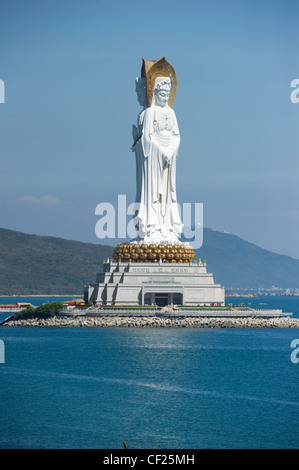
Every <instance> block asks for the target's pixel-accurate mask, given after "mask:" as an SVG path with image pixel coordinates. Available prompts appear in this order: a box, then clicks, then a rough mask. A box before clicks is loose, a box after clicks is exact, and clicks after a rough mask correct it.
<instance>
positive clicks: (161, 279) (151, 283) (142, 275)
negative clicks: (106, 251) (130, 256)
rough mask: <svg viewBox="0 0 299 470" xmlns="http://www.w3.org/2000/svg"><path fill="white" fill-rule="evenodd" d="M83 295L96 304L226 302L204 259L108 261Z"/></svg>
mask: <svg viewBox="0 0 299 470" xmlns="http://www.w3.org/2000/svg"><path fill="white" fill-rule="evenodd" d="M84 298H85V301H86V302H93V304H94V305H115V306H117V305H124V306H125V305H158V306H165V305H186V306H188V305H189V306H203V305H225V292H224V288H222V287H221V286H220V285H219V284H215V283H214V278H213V274H210V273H208V272H207V268H206V262H205V261H204V262H202V261H201V260H198V261H196V262H194V261H193V262H184V263H183V262H176V261H173V260H172V261H171V262H166V261H165V260H164V262H162V259H160V260H159V262H151V261H147V262H143V261H142V262H140V261H139V262H137V261H108V262H106V263H104V264H103V270H102V272H99V273H98V274H97V278H96V282H95V283H94V284H90V285H88V286H85V292H84Z"/></svg>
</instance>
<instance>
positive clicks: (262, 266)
mask: <svg viewBox="0 0 299 470" xmlns="http://www.w3.org/2000/svg"><path fill="white" fill-rule="evenodd" d="M112 253H113V247H112V246H107V245H99V244H93V243H84V242H78V241H73V240H66V239H63V238H56V237H48V236H39V235H30V234H25V233H22V232H17V231H13V230H8V229H0V296H1V295H14V294H67V293H70V294H81V293H82V294H83V286H84V284H88V283H92V282H94V281H95V277H96V273H97V272H98V271H99V268H100V266H101V263H102V260H103V259H107V258H108V257H111V256H112ZM196 254H197V257H198V258H201V259H206V260H207V268H208V271H209V272H212V273H214V278H215V281H216V282H218V283H220V284H222V285H223V286H225V288H230V289H234V288H238V287H240V288H258V287H266V288H267V287H271V286H272V285H275V286H277V287H282V288H287V287H290V288H299V260H297V259H294V258H291V257H289V256H285V255H279V254H276V253H272V252H270V251H267V250H265V249H263V248H260V247H258V246H257V245H254V244H253V243H249V242H247V241H245V240H242V239H241V238H239V237H237V236H236V235H232V234H228V233H223V232H218V231H215V230H212V229H208V228H206V229H204V241H203V246H202V247H201V248H200V249H198V250H196Z"/></svg>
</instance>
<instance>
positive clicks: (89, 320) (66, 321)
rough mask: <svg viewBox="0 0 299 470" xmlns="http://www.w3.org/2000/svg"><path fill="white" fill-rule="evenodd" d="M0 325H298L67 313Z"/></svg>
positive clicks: (275, 320)
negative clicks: (72, 314) (73, 314)
mask: <svg viewBox="0 0 299 470" xmlns="http://www.w3.org/2000/svg"><path fill="white" fill-rule="evenodd" d="M0 326H4V327H5V326H10V327H14V326H15V327H17V326H21V327H48V328H53V327H54V328H57V327H59V328H69V327H73V328H81V327H83V328H118V327H122V328H132V327H135V328H299V318H290V317H268V318H258V317H256V316H255V317H238V318H234V317H192V316H188V317H179V318H178V317H171V316H170V315H169V316H163V317H159V316H140V315H139V316H133V315H130V316H117V315H113V316H109V315H107V316H99V315H97V316H94V315H90V316H84V317H83V316H70V315H61V316H59V317H52V318H30V319H20V320H12V319H11V318H7V319H5V320H4V321H3V322H2V323H1V325H0Z"/></svg>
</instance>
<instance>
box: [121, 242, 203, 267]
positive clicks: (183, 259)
mask: <svg viewBox="0 0 299 470" xmlns="http://www.w3.org/2000/svg"><path fill="white" fill-rule="evenodd" d="M113 259H114V260H115V261H117V262H135V263H160V262H162V263H191V262H192V261H194V260H195V259H196V254H195V251H194V249H193V248H192V246H191V245H184V244H181V245H178V244H176V245H174V244H160V245H155V244H151V245H150V244H145V243H144V244H138V243H120V244H119V245H117V247H116V248H115V250H114V252H113Z"/></svg>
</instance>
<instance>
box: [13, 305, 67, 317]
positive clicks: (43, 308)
mask: <svg viewBox="0 0 299 470" xmlns="http://www.w3.org/2000/svg"><path fill="white" fill-rule="evenodd" d="M62 309H63V303H62V302H50V303H48V304H42V305H40V306H39V307H32V306H30V307H27V308H26V309H25V310H22V311H21V312H17V313H15V314H14V316H13V320H20V319H26V318H51V317H55V316H57V315H58V314H59V312H60V311H61V310H62Z"/></svg>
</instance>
